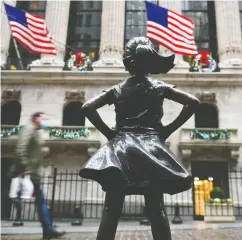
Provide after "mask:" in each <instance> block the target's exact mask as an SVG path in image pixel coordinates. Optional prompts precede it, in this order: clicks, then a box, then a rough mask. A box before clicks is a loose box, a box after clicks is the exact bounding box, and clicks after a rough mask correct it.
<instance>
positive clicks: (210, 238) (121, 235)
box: [1, 228, 242, 240]
mask: <svg viewBox="0 0 242 240" xmlns="http://www.w3.org/2000/svg"><path fill="white" fill-rule="evenodd" d="M95 238H96V233H70V234H67V235H66V236H65V237H63V238H62V239H63V240H64V239H69V240H95ZM1 239H2V240H37V239H38V240H39V239H41V235H18V236H2V238H1ZM152 239H153V238H152V236H151V233H150V231H133V232H117V235H116V238H115V240H152ZM241 239H242V229H240V228H233V229H204V230H173V231H172V240H241Z"/></svg>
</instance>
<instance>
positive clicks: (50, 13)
mask: <svg viewBox="0 0 242 240" xmlns="http://www.w3.org/2000/svg"><path fill="white" fill-rule="evenodd" d="M69 11H70V0H61V1H47V5H46V14H45V19H46V24H47V27H48V30H49V32H50V34H51V37H52V38H53V42H54V44H55V46H56V51H57V54H56V56H52V55H45V54H43V55H41V59H39V60H36V61H33V62H32V64H31V65H30V67H31V70H32V71H62V69H63V67H64V64H65V63H64V58H65V45H66V39H67V31H68V22H69Z"/></svg>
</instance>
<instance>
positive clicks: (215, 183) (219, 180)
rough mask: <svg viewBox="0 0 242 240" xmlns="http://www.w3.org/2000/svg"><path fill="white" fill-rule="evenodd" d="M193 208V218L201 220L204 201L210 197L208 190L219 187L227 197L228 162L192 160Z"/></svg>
mask: <svg viewBox="0 0 242 240" xmlns="http://www.w3.org/2000/svg"><path fill="white" fill-rule="evenodd" d="M191 167H192V176H193V178H194V182H193V183H194V184H193V200H194V201H193V209H194V220H203V218H204V209H203V208H204V201H206V200H209V199H210V192H211V190H212V189H213V188H214V187H220V188H222V189H223V190H224V192H225V197H226V198H229V181H228V163H227V162H210V161H193V162H192V165H191Z"/></svg>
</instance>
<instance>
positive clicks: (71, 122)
mask: <svg viewBox="0 0 242 240" xmlns="http://www.w3.org/2000/svg"><path fill="white" fill-rule="evenodd" d="M81 107H82V103H80V102H77V101H74V102H70V103H68V104H67V105H66V106H65V107H64V110H63V121H62V125H63V126H85V115H84V114H83V113H82V110H81Z"/></svg>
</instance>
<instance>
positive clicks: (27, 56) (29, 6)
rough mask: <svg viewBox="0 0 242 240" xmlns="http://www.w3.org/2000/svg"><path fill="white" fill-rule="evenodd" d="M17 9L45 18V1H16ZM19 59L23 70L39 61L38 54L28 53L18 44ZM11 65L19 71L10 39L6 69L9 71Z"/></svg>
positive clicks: (19, 67)
mask: <svg viewBox="0 0 242 240" xmlns="http://www.w3.org/2000/svg"><path fill="white" fill-rule="evenodd" d="M16 7H17V8H20V9H22V10H24V11H27V12H28V13H30V14H33V15H40V16H43V17H45V8H46V1H17V6H16ZM17 46H18V50H19V53H20V57H21V60H22V63H23V67H24V69H27V68H28V65H29V64H31V63H32V62H33V61H34V60H36V59H39V58H40V55H39V54H34V53H32V52H30V51H29V50H28V49H27V48H25V47H23V46H22V45H21V44H20V43H17ZM11 65H13V66H15V67H16V68H17V69H21V64H20V60H19V59H18V58H17V54H16V50H15V47H14V44H13V40H12V39H11V42H10V47H9V56H8V59H7V69H10V66H11Z"/></svg>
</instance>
